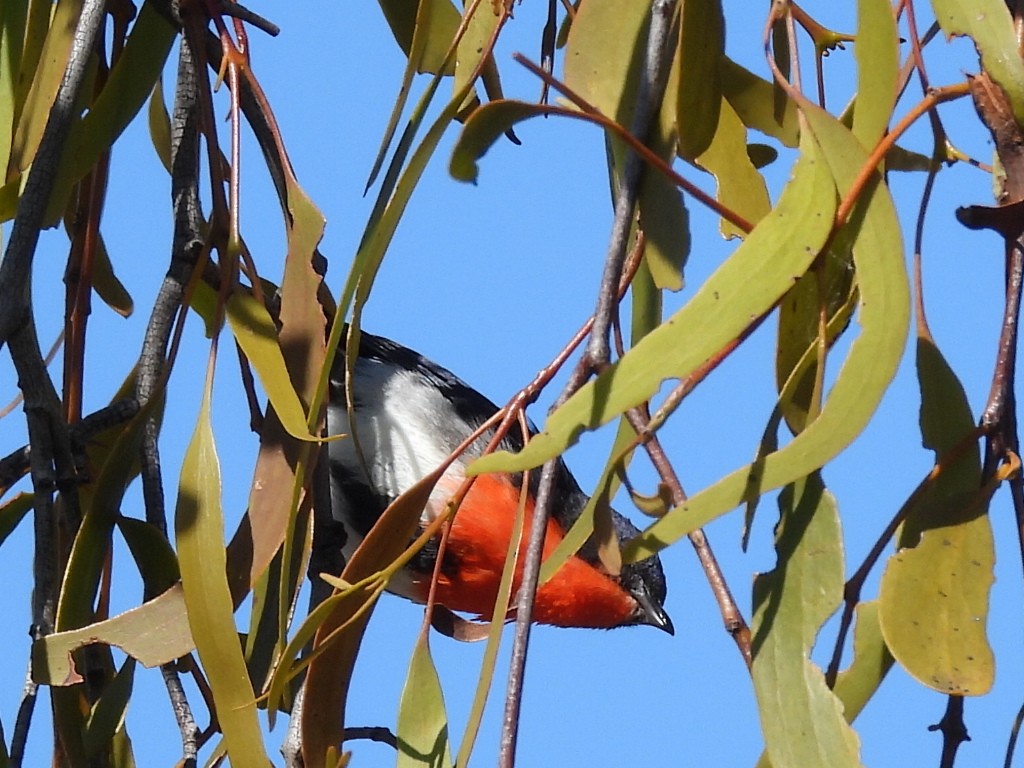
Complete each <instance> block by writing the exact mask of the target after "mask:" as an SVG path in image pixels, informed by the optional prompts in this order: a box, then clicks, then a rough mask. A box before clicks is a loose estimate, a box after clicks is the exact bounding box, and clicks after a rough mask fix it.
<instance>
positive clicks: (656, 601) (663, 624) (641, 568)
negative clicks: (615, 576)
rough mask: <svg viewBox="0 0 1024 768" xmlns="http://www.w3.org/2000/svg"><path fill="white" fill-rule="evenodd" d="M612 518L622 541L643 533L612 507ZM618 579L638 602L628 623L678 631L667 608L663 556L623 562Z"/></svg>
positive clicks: (673, 631)
mask: <svg viewBox="0 0 1024 768" xmlns="http://www.w3.org/2000/svg"><path fill="white" fill-rule="evenodd" d="M612 521H613V523H614V524H615V534H616V535H617V536H618V537H619V543H620V544H624V543H626V542H627V541H629V540H630V539H632V538H634V537H635V536H637V534H639V533H640V530H639V529H638V528H637V527H636V526H635V525H633V524H632V523H631V522H630V521H629V520H628V519H627V518H625V517H623V516H622V515H620V514H619V513H618V512H616V511H615V510H612ZM619 583H621V584H622V587H623V589H625V590H626V591H627V592H629V594H630V595H632V597H633V599H634V600H636V602H637V611H636V614H635V615H634V616H633V620H632V621H631V622H629V623H631V624H650V625H651V626H652V627H657V628H658V629H661V630H664V631H665V632H668V633H669V634H670V635H674V634H675V627H673V626H672V619H670V618H669V617H668V614H667V613H666V612H665V596H666V594H667V593H668V587H667V586H666V584H665V570H664V569H663V568H662V567H661V558H659V557H658V556H657V555H652V556H651V557H648V558H647V559H645V560H640V561H639V562H636V563H628V564H625V565H623V566H622V573H621V574H620V575H619Z"/></svg>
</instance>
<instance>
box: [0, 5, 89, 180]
mask: <svg viewBox="0 0 1024 768" xmlns="http://www.w3.org/2000/svg"><path fill="white" fill-rule="evenodd" d="M5 5H7V3H5ZM39 5H40V6H41V5H43V3H40V4H39ZM46 5H47V6H48V8H50V9H51V10H52V11H53V18H52V20H50V26H49V29H47V30H46V38H45V42H43V43H42V50H41V53H40V55H39V65H38V67H33V68H32V69H31V70H25V71H23V73H22V74H23V76H24V80H23V82H26V83H28V82H30V83H31V86H30V87H29V90H28V93H27V95H26V97H25V100H24V106H23V107H22V110H21V114H20V119H19V120H18V123H17V125H16V126H15V130H14V143H13V146H12V147H11V154H10V162H11V170H12V171H14V170H17V171H24V170H26V169H27V168H28V167H29V166H30V165H31V164H32V161H33V160H34V159H35V155H36V150H37V149H38V148H39V142H40V140H41V139H42V138H43V129H44V128H45V127H46V121H47V119H48V118H49V116H50V106H51V105H52V104H53V101H54V99H55V98H56V97H57V89H58V88H59V87H60V81H61V79H62V78H63V77H64V70H65V69H66V68H67V63H68V58H69V57H70V55H71V43H72V42H73V41H74V35H75V27H76V26H77V25H78V17H79V15H81V12H82V0H64V2H61V3H57V4H56V6H50V5H49V4H46ZM36 10H37V11H38V10H39V9H38V7H37V8H36ZM48 17H49V14H47V18H48ZM36 30H37V31H39V30H38V28H36ZM29 72H31V73H32V74H31V75H30V74H29ZM65 154H67V152H65ZM4 170H5V171H6V170H7V169H4Z"/></svg>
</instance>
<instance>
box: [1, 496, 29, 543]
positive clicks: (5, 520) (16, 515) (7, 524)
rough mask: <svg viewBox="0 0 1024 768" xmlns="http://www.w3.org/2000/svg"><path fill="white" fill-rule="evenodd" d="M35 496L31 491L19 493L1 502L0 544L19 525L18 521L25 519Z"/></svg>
mask: <svg viewBox="0 0 1024 768" xmlns="http://www.w3.org/2000/svg"><path fill="white" fill-rule="evenodd" d="M33 498H34V496H33V494H31V493H19V494H18V495H17V496H15V497H14V498H13V499H10V500H8V501H5V502H4V503H3V504H0V544H3V543H4V542H5V541H6V540H7V537H8V536H10V535H11V533H12V532H13V531H14V529H15V528H17V527H18V523H20V522H21V521H22V520H24V519H25V515H27V514H28V513H29V510H31V509H32V503H33Z"/></svg>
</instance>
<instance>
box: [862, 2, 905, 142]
mask: <svg viewBox="0 0 1024 768" xmlns="http://www.w3.org/2000/svg"><path fill="white" fill-rule="evenodd" d="M854 53H855V54H856V56H857V83H858V85H857V106H856V108H855V109H854V112H853V135H854V136H856V137H857V139H858V140H859V141H860V143H861V144H863V145H864V148H865V149H866V150H868V151H869V152H870V151H871V150H872V149H874V147H875V144H877V143H878V140H879V139H881V138H882V135H883V134H884V133H885V130H886V128H888V127H889V118H890V117H891V116H892V110H893V107H894V106H895V104H896V88H897V83H896V79H897V77H898V76H899V66H900V62H899V34H898V33H897V31H896V14H895V13H894V11H893V7H892V4H891V3H890V2H889V0H857V40H856V43H855V44H854Z"/></svg>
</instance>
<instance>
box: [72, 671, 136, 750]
mask: <svg viewBox="0 0 1024 768" xmlns="http://www.w3.org/2000/svg"><path fill="white" fill-rule="evenodd" d="M134 682H135V659H133V658H132V657H131V656H129V657H128V658H127V659H125V660H124V663H123V664H122V665H121V668H120V669H119V670H118V671H117V673H116V674H115V675H114V679H113V680H111V681H110V683H109V685H107V687H106V688H104V690H103V694H102V695H101V696H100V699H99V701H97V702H96V703H95V704H94V705H93V708H92V713H91V714H90V716H89V722H88V723H87V724H86V731H85V735H84V737H83V742H84V744H85V751H86V754H88V755H89V756H90V757H93V758H95V757H97V756H99V755H100V754H102V751H103V750H105V749H109V748H110V747H111V745H112V742H113V741H114V740H115V739H116V738H117V733H118V731H120V730H122V728H123V726H124V716H125V713H126V711H127V710H128V702H129V700H130V699H131V695H132V686H133V684H134Z"/></svg>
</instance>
